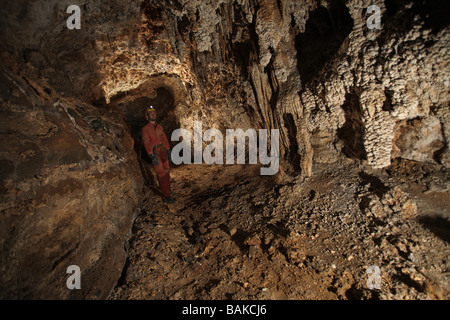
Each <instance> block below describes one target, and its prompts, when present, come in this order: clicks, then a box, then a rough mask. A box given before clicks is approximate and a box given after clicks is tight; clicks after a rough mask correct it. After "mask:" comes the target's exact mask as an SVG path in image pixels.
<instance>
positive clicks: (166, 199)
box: [164, 196, 175, 203]
mask: <svg viewBox="0 0 450 320" xmlns="http://www.w3.org/2000/svg"><path fill="white" fill-rule="evenodd" d="M164 202H167V203H175V200H173V198H172V197H171V196H168V197H166V198H164Z"/></svg>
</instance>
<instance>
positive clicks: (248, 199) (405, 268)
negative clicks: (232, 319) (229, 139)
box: [0, 0, 450, 300]
mask: <svg viewBox="0 0 450 320" xmlns="http://www.w3.org/2000/svg"><path fill="white" fill-rule="evenodd" d="M373 4H375V5H376V6H377V7H378V9H379V11H378V12H379V15H380V26H379V28H372V27H370V24H369V23H368V21H369V20H370V19H369V18H370V17H371V15H373V14H375V13H373V12H372V13H370V12H368V10H367V9H368V7H369V6H370V5H373ZM70 5H72V3H70V1H57V0H46V1H41V0H37V1H25V0H18V1H9V2H8V3H5V4H2V6H1V7H0V11H1V14H2V17H4V18H2V19H1V21H0V37H1V42H0V55H1V59H0V87H1V88H0V104H1V109H0V146H1V148H0V190H1V195H0V197H1V201H0V210H1V214H0V299H88V300H90V299H101V300H105V299H110V300H128V299H145V300H147V299H149V300H150V299H152V300H155V299H157V300H180V299H188V300H193V299H195V300H196V299H211V300H224V299H232V300H247V299H253V300H311V299H314V300H316V299H317V300H328V299H339V300H346V299H381V300H391V299H408V300H422V299H424V300H425V299H437V300H440V299H442V300H445V299H449V297H450V279H449V277H448V275H449V270H450V269H449V268H450V260H449V257H450V249H449V239H450V238H449V235H450V229H449V223H450V222H449V221H450V220H449V219H450V211H449V210H450V195H449V190H450V175H449V167H450V149H449V139H450V126H449V125H450V113H449V97H450V95H449V78H448V74H450V70H449V68H450V63H449V62H450V61H449V57H450V55H449V49H450V29H449V25H448V21H449V19H448V13H449V10H448V9H449V8H448V7H449V5H448V1H443V0H439V1H431V0H420V1H419V0H414V1H397V0H385V1H381V0H380V1H369V0H367V1H366V0H364V1H356V0H347V1H344V0H337V1H331V0H212V1H197V0H165V1H156V0H132V1H121V0H112V1H100V0H89V1H87V2H86V3H85V4H83V5H80V6H79V7H78V8H79V9H80V10H79V19H80V27H79V28H69V23H68V21H69V20H71V19H72V18H73V17H74V16H73V15H74V14H76V13H74V12H72V13H71V12H70V11H69V12H67V8H68V7H69V6H70ZM150 105H152V106H154V107H155V108H156V110H157V122H158V123H160V124H161V125H162V126H163V128H164V131H165V134H166V136H167V138H168V139H169V142H170V146H171V148H173V147H175V146H176V145H177V144H178V143H179V141H171V136H172V133H173V132H174V131H175V130H177V129H186V130H187V131H188V132H190V133H191V135H192V137H193V136H194V123H196V122H199V121H201V123H202V129H203V133H204V132H205V131H206V130H208V129H217V130H219V131H220V132H221V133H222V135H223V137H224V140H223V142H224V146H225V133H226V130H227V129H243V130H244V131H246V130H248V129H253V130H256V132H258V130H259V129H266V130H269V131H270V130H273V129H276V130H279V149H278V150H272V151H274V152H275V151H277V152H278V155H279V158H278V161H279V169H278V171H277V172H276V174H274V175H261V174H260V167H261V166H264V165H263V164H262V163H261V162H260V161H259V160H260V159H259V158H258V163H257V164H250V163H249V158H250V157H249V154H248V153H249V150H250V146H249V140H246V141H247V143H246V149H245V150H246V162H245V163H244V164H237V161H235V162H234V164H225V163H214V164H206V163H202V164H193V163H192V164H174V163H171V164H170V166H171V171H170V175H171V190H172V192H173V197H174V199H175V203H173V204H169V203H166V202H164V201H163V199H162V194H161V191H160V188H159V184H158V179H157V177H156V173H155V171H154V168H153V166H152V164H151V161H150V159H149V157H148V155H147V153H146V150H145V148H144V145H143V141H142V134H141V129H142V127H143V126H145V125H146V124H147V120H146V118H145V110H146V108H147V107H149V106H150ZM213 140H214V139H213ZM210 143H211V141H203V148H205V147H206V146H208V145H209V144H210ZM236 143H238V142H236ZM235 148H236V146H235ZM235 151H236V150H235ZM192 152H193V149H192ZM216 152H217V150H216ZM224 152H225V150H224ZM192 159H193V155H192ZM224 162H225V161H224ZM73 265H75V266H78V267H79V270H80V274H81V286H80V288H77V289H73V288H72V289H71V288H69V286H68V285H67V279H68V277H69V276H70V274H69V273H67V270H68V267H69V266H73ZM369 266H377V267H379V270H380V283H381V285H380V287H378V288H375V289H374V288H373V287H371V286H370V285H369V284H368V277H369V274H368V273H367V270H369Z"/></svg>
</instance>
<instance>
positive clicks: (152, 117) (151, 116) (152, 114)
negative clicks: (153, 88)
mask: <svg viewBox="0 0 450 320" xmlns="http://www.w3.org/2000/svg"><path fill="white" fill-rule="evenodd" d="M147 119H148V120H149V121H156V111H154V110H151V111H149V112H148V114H147Z"/></svg>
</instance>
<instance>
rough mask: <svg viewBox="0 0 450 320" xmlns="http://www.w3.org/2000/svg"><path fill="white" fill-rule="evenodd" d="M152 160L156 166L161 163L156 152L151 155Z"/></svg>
mask: <svg viewBox="0 0 450 320" xmlns="http://www.w3.org/2000/svg"><path fill="white" fill-rule="evenodd" d="M150 160H151V161H152V164H153V165H154V166H157V165H158V164H159V161H158V158H157V157H156V156H155V155H154V154H152V155H151V156H150Z"/></svg>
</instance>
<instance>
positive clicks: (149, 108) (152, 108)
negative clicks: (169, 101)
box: [145, 106, 156, 115]
mask: <svg viewBox="0 0 450 320" xmlns="http://www.w3.org/2000/svg"><path fill="white" fill-rule="evenodd" d="M152 110H153V111H155V112H156V109H155V108H154V107H153V106H149V107H148V108H147V110H145V115H147V114H148V113H149V112H150V111H152Z"/></svg>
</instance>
